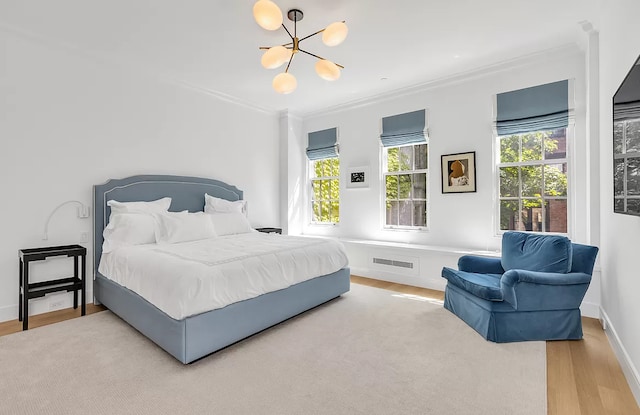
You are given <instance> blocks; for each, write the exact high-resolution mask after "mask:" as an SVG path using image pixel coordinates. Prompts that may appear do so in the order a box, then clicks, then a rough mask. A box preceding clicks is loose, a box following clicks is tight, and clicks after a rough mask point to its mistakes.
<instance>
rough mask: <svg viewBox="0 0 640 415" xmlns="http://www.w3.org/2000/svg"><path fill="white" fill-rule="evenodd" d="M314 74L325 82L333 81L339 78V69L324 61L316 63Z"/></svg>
mask: <svg viewBox="0 0 640 415" xmlns="http://www.w3.org/2000/svg"><path fill="white" fill-rule="evenodd" d="M316 73H317V74H318V76H319V77H320V78H322V79H324V80H327V81H335V80H336V79H338V78H340V68H338V66H337V65H336V64H335V63H333V62H331V61H328V60H326V59H321V60H319V61H318V62H316Z"/></svg>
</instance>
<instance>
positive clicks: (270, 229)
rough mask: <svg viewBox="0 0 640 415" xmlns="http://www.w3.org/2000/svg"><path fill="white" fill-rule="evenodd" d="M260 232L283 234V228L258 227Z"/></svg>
mask: <svg viewBox="0 0 640 415" xmlns="http://www.w3.org/2000/svg"><path fill="white" fill-rule="evenodd" d="M256 230H257V231H258V232H262V233H279V234H282V228H256Z"/></svg>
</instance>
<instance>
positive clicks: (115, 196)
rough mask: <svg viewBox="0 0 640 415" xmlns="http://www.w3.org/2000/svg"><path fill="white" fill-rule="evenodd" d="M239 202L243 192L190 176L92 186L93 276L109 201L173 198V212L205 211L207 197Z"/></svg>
mask: <svg viewBox="0 0 640 415" xmlns="http://www.w3.org/2000/svg"><path fill="white" fill-rule="evenodd" d="M205 193H208V194H209V195H211V196H215V197H219V198H221V199H226V200H231V201H236V200H241V199H242V190H239V189H238V188H237V187H235V186H231V185H229V184H226V183H224V182H221V181H219V180H213V179H205V178H202V177H188V176H167V175H163V176H159V175H143V176H131V177H126V178H124V179H111V180H109V181H107V182H106V183H104V184H100V185H95V186H93V221H94V222H93V277H94V278H95V276H96V274H97V272H98V265H99V264H100V257H101V255H102V242H103V238H102V231H103V230H104V228H105V226H107V223H108V220H109V215H110V214H111V208H110V207H109V206H107V201H109V200H117V201H119V202H135V201H144V202H149V201H152V200H156V199H160V198H163V197H170V198H171V207H170V208H169V210H170V211H172V212H178V211H182V210H188V211H189V212H197V211H202V210H203V209H204V194H205Z"/></svg>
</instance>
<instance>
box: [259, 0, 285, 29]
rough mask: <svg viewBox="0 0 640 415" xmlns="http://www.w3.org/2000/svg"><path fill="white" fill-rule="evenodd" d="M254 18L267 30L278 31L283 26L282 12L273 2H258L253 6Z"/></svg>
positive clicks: (266, 0) (261, 0)
mask: <svg viewBox="0 0 640 415" xmlns="http://www.w3.org/2000/svg"><path fill="white" fill-rule="evenodd" d="M253 18H254V19H255V20H256V23H258V24H259V25H260V27H261V28H263V29H265V30H277V29H279V28H280V26H282V11H281V10H280V8H279V7H278V5H277V4H275V3H274V2H272V1H271V0H258V1H257V2H256V3H255V4H254V5H253Z"/></svg>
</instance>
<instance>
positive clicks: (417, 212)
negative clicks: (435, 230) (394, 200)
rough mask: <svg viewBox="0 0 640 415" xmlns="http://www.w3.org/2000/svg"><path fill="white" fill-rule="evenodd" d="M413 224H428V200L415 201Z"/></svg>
mask: <svg viewBox="0 0 640 415" xmlns="http://www.w3.org/2000/svg"><path fill="white" fill-rule="evenodd" d="M413 226H427V202H418V201H414V202H413Z"/></svg>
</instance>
